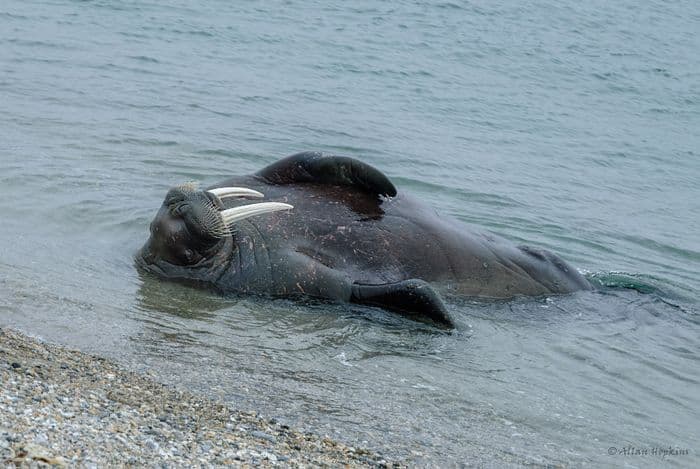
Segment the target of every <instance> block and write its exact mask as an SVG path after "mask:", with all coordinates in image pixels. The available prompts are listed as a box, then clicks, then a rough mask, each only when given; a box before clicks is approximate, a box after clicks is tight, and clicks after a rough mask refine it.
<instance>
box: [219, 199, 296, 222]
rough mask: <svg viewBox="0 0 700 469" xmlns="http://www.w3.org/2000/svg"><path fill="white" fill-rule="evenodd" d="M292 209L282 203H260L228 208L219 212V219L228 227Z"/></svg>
mask: <svg viewBox="0 0 700 469" xmlns="http://www.w3.org/2000/svg"><path fill="white" fill-rule="evenodd" d="M293 208H294V207H293V206H291V205H289V204H283V203H282V202H262V203H259V204H250V205H242V206H240V207H233V208H228V209H226V210H223V211H221V212H220V213H221V218H223V220H224V223H225V224H227V225H230V224H231V223H234V222H237V221H239V220H243V219H244V218H248V217H252V216H255V215H261V214H263V213H268V212H277V211H279V210H291V209H293Z"/></svg>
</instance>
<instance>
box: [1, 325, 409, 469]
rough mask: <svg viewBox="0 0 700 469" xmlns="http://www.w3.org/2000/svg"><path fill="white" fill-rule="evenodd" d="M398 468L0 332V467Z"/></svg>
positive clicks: (149, 379) (77, 355)
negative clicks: (225, 466)
mask: <svg viewBox="0 0 700 469" xmlns="http://www.w3.org/2000/svg"><path fill="white" fill-rule="evenodd" d="M47 465H53V466H67V467H73V466H81V467H105V466H110V467H114V466H117V467H119V466H122V467H123V466H134V467H142V466H148V467H153V466H158V467H182V466H197V467H208V466H222V465H227V466H228V465H234V466H279V467H338V466H344V467H345V466H350V467H399V466H401V464H399V463H396V462H388V461H386V460H385V459H384V458H382V457H381V456H379V455H376V454H373V453H371V452H369V451H366V450H363V449H359V448H353V447H350V446H347V445H344V444H342V443H339V442H336V441H333V440H331V439H329V438H324V437H323V436H317V435H312V434H308V433H302V432H299V431H297V430H294V429H292V428H290V427H288V426H286V425H283V424H280V423H278V422H276V421H274V420H267V419H264V418H261V417H260V416H258V415H256V414H255V413H251V412H241V411H237V410H235V409H232V408H230V407H228V406H226V405H224V404H222V403H219V402H215V401H212V400H209V399H207V398H204V397H201V396H197V395H194V394H192V393H189V392H187V391H184V390H181V389H176V388H173V387H169V386H165V385H163V384H160V383H158V382H156V381H155V380H154V379H153V378H152V377H149V376H148V375H146V374H140V373H134V372H130V371H127V370H125V369H123V368H122V367H120V366H119V365H117V364H115V363H112V362H110V361H108V360H106V359H103V358H100V357H96V356H92V355H87V354H84V353H81V352H79V351H75V350H69V349H66V348H64V347H60V346H57V345H53V344H49V343H45V342H43V341H41V340H37V339H35V338H32V337H28V336H26V335H24V334H22V333H20V332H17V331H15V330H10V329H6V328H3V329H0V467H17V466H25V467H26V466H29V467H37V466H47Z"/></svg>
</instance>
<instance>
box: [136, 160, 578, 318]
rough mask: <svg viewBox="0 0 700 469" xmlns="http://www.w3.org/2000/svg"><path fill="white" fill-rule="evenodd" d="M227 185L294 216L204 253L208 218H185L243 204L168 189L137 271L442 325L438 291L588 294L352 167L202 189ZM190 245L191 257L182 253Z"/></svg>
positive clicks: (291, 166) (289, 167) (221, 237)
mask: <svg viewBox="0 0 700 469" xmlns="http://www.w3.org/2000/svg"><path fill="white" fill-rule="evenodd" d="M231 186H236V187H242V188H247V189H251V190H253V191H257V192H260V193H262V194H264V195H265V199H266V200H273V201H275V202H283V203H285V204H289V205H291V206H293V209H291V210H287V211H284V212H282V211H277V212H275V213H266V214H265V215H262V216H256V217H250V218H245V219H242V220H240V221H237V222H234V223H233V224H232V225H231V226H230V227H228V226H227V227H224V229H223V232H222V229H221V227H219V229H218V230H214V231H216V234H215V235H214V236H210V237H211V240H209V241H207V242H203V243H201V246H200V245H198V242H199V241H201V240H199V239H198V238H201V237H203V236H202V235H201V231H202V230H200V229H199V228H198V226H197V224H199V225H202V224H206V223H208V222H203V221H201V220H203V219H205V218H207V217H203V216H192V215H191V214H190V212H189V211H190V210H193V209H192V207H195V209H194V210H195V212H196V206H197V203H200V202H198V201H199V200H205V201H206V200H207V199H204V198H203V197H202V196H201V194H202V193H203V194H207V198H208V199H210V200H212V201H213V205H214V206H215V208H216V209H218V210H220V211H222V213H225V211H226V209H233V210H240V209H236V208H235V207H238V206H241V205H242V203H241V200H240V198H231V197H228V198H217V197H215V196H214V197H212V196H211V195H209V192H206V191H199V192H197V191H195V190H194V189H188V190H184V191H183V190H182V189H178V188H176V189H173V190H171V193H169V197H166V201H165V203H164V205H163V207H162V208H161V210H160V212H159V213H158V215H157V217H156V219H155V220H154V222H153V224H152V225H151V238H150V239H149V241H148V242H147V243H146V245H145V246H144V247H143V249H142V250H141V251H140V254H139V256H138V257H137V259H138V260H139V263H140V265H141V266H143V267H144V268H146V269H147V270H150V271H152V272H156V273H157V274H159V275H161V276H164V277H167V278H173V279H186V280H193V281H196V282H200V283H206V284H209V285H211V286H213V287H215V288H217V289H218V290H220V291H223V292H231V293H256V294H268V295H274V296H295V295H302V296H310V297H316V298H323V299H328V300H335V301H345V302H355V303H363V304H372V305H377V306H380V307H384V308H386V309H390V310H393V311H398V312H401V313H404V314H408V315H412V316H414V317H416V318H418V319H431V320H433V321H436V322H438V323H443V324H446V325H452V320H451V318H450V316H449V313H448V312H447V309H446V308H445V306H444V304H443V302H442V300H441V299H440V296H439V294H438V293H437V291H436V290H435V288H434V287H437V288H440V287H444V288H449V290H450V292H452V293H455V294H458V295H463V296H473V297H488V298H510V297H514V296H519V295H545V294H556V293H568V292H573V291H576V290H581V289H589V288H590V285H589V283H588V282H587V281H586V279H585V278H583V276H581V275H580V274H579V273H578V272H577V271H576V270H575V269H574V268H572V267H570V266H569V265H568V264H566V263H565V262H564V261H563V260H561V259H560V258H559V257H557V256H556V255H554V254H552V253H550V252H548V251H544V250H539V249H533V248H528V247H524V246H521V247H517V246H515V245H513V244H512V243H510V242H509V241H507V240H505V239H503V238H500V237H498V236H496V235H493V234H490V233H478V232H474V231H472V230H470V229H469V228H468V227H467V226H466V225H464V224H462V223H460V222H458V221H456V220H452V219H449V218H446V217H442V216H439V215H438V214H437V213H435V211H434V210H433V209H431V208H430V207H428V206H426V205H425V204H423V203H421V202H420V201H418V200H416V199H415V198H413V197H411V196H410V195H408V194H403V193H397V191H396V189H395V188H394V186H393V184H392V183H391V182H390V181H389V179H388V178H387V177H386V176H384V175H383V174H382V173H380V172H379V171H378V170H376V169H374V168H372V167H371V166H368V165H366V164H364V163H361V162H360V161H358V160H354V159H351V158H344V157H335V156H325V155H322V154H320V153H301V154H297V155H293V156H291V157H288V158H286V159H283V160H280V161H278V162H277V163H275V164H273V165H271V166H268V167H267V168H265V169H263V170H261V171H260V172H258V173H256V174H254V175H247V176H240V177H232V178H230V179H227V180H225V181H222V182H221V183H219V184H215V185H214V186H212V187H210V188H208V189H207V191H212V190H213V191H214V192H216V188H223V187H231ZM178 191H180V192H184V195H182V194H179V192H178ZM173 193H174V194H175V195H174V196H173V195H172V194H173ZM197 194H200V195H197ZM169 198H170V200H169ZM173 200H174V201H175V202H173ZM260 205H265V204H260ZM269 205H273V204H269ZM277 205H280V206H281V205H282V204H277ZM173 207H177V209H174V208H173ZM251 207H252V206H251ZM277 210H279V208H277ZM183 212H184V214H183ZM212 216H213V215H212ZM209 218H211V216H210V217H209ZM193 220H194V221H193ZM226 228H229V230H228V231H227V230H226ZM204 237H205V238H206V237H207V236H204ZM183 246H186V248H185V249H186V250H187V251H189V252H190V254H191V255H182V254H177V253H179V252H181V251H182V249H183ZM173 252H174V253H175V254H173Z"/></svg>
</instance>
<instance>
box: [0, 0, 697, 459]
mask: <svg viewBox="0 0 700 469" xmlns="http://www.w3.org/2000/svg"><path fill="white" fill-rule="evenodd" d="M302 150H320V151H326V152H330V153H336V154H341V155H348V156H353V157H357V158H360V159H362V160H364V161H367V162H368V163H370V164H372V165H374V166H376V167H378V168H380V169H382V170H383V171H384V172H385V173H386V174H388V175H389V176H390V177H391V178H392V180H393V181H394V182H395V184H396V185H397V187H398V188H399V190H400V191H405V192H410V193H413V194H414V195H416V196H418V197H420V198H422V199H424V200H425V201H427V202H428V203H429V204H431V205H432V206H434V207H435V208H436V209H437V210H438V211H439V212H440V213H442V214H444V215H445V216H451V217H455V218H458V219H460V220H462V221H464V222H465V223H467V224H469V225H472V226H473V227H475V228H476V229H483V230H491V231H494V232H497V233H499V234H501V235H503V236H505V237H507V238H510V239H512V240H513V241H515V242H518V243H520V242H526V243H529V244H533V245H537V246H541V247H545V248H548V249H551V250H553V251H555V252H557V253H559V254H560V255H561V256H562V257H564V258H565V259H566V260H568V261H569V262H570V263H572V264H573V265H575V266H577V267H578V268H579V269H580V270H581V271H582V272H584V273H585V274H586V275H587V276H588V278H589V279H591V281H592V282H593V283H594V284H595V285H596V286H597V288H596V291H593V292H585V293H578V294H573V295H567V296H554V297H547V298H530V299H517V300H513V301H498V302H493V301H491V302H490V301H477V300H470V299H465V300H461V301H450V303H449V308H450V310H451V311H452V313H453V315H454V316H455V318H456V321H457V324H458V325H457V329H456V330H455V331H454V332H445V331H442V330H438V329H435V328H433V327H430V326H428V325H424V324H419V323H414V322H411V321H408V320H404V319H401V318H398V317H396V316H394V315H391V314H389V313H386V312H384V311H381V310H378V309H374V308H363V307H357V306H347V305H324V304H314V305H304V304H299V303H295V302H291V301H285V300H274V301H272V300H266V299H260V298H253V297H247V298H230V297H229V298H227V297H222V296H219V295H217V294H215V293H211V292H207V291H203V290H196V289H191V288H188V287H184V286H181V285H174V284H170V283H166V282H161V281H158V280H156V279H153V278H150V277H147V276H143V275H140V274H139V273H138V272H137V271H136V269H135V266H134V262H133V257H134V254H135V252H136V251H137V249H138V248H139V247H140V246H141V245H142V244H143V243H144V241H145V240H146V238H147V237H148V224H149V222H150V221H151V219H152V218H153V216H154V214H155V213H156V211H157V209H158V207H159V205H160V204H161V202H162V200H163V197H164V196H165V193H166V192H167V190H168V188H169V187H171V186H174V185H177V184H180V183H182V182H185V181H199V182H201V183H202V184H211V183H214V182H216V181H218V180H221V179H223V178H225V177H227V176H230V175H236V174H245V173H250V172H253V171H255V170H257V169H259V168H261V167H262V166H264V165H266V164H269V163H271V162H273V161H275V160H276V159H278V158H280V157H283V156H286V155H289V154H292V153H295V152H298V151H302ZM699 181H700V3H698V2H696V1H667V2H655V1H639V0H620V1H616V2H608V1H596V0H594V1H589V2H579V1H573V0H562V1H556V2H555V1H552V0H544V1H542V2H526V1H512V2H503V1H474V2H438V1H436V2H425V3H423V2H415V1H380V0H357V1H353V2H344V1H343V2H341V1H335V0H329V1H323V2H315V1H236V2H229V1H216V0H212V1H206V2H204V1H202V2H194V1H184V0H182V1H175V0H173V1H165V0H162V1H159V0H152V1H148V0H146V1H129V0H123V1H116V0H102V1H68V0H53V1H31V2H27V1H23V0H3V1H2V2H0V216H1V221H0V325H2V326H13V327H16V328H19V329H20V330H23V331H25V332H27V333H29V334H31V335H35V336H39V337H42V338H44V339H46V340H50V341H54V342H58V343H62V344H66V345H69V346H71V347H77V348H79V349H81V350H84V351H87V352H90V353H96V354H99V355H102V356H106V357H110V358H113V359H116V360H118V361H120V362H121V363H123V364H125V365H126V366H128V367H130V368H132V369H136V370H148V371H150V372H152V373H155V374H156V376H157V377H159V379H161V380H163V381H164V382H167V383H173V384H177V385H180V386H183V387H186V388H189V389H192V390H193V391H195V392H201V393H204V394H207V395H211V396H212V397H214V398H220V399H224V400H225V401H227V402H229V403H230V404H232V405H233V406H235V407H237V408H240V409H245V410H257V411H259V412H260V414H261V415H264V416H267V417H270V418H275V419H277V420H279V421H281V422H286V423H288V424H292V425H295V426H298V427H301V428H302V429H305V430H309V431H313V432H316V433H319V434H323V435H329V436H331V437H333V438H337V439H340V440H342V441H344V442H347V443H350V444H353V445H358V446H364V447H368V448H371V449H374V450H377V451H380V452H382V453H384V454H385V455H387V456H388V457H392V458H402V459H404V460H407V461H409V462H410V463H411V464H415V465H418V466H444V465H447V466H457V465H462V464H466V465H486V466H488V465H493V466H494V467H501V466H503V465H505V464H507V463H513V464H515V465H518V464H526V465H547V464H555V465H556V464H561V465H564V466H571V467H578V466H588V467H623V466H624V467H660V466H664V467H700V445H699V443H698V442H699V441H700V359H699V354H698V352H699V350H698V344H699V343H700V301H699V300H698V292H700V182H699ZM669 448H671V449H673V450H674V451H675V450H677V453H679V454H671V455H665V456H662V455H660V454H659V453H660V452H661V451H662V450H666V451H668V449H669ZM634 449H637V450H640V451H642V450H644V451H647V454H646V455H645V454H632V453H634V451H633V450H634Z"/></svg>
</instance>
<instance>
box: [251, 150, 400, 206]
mask: <svg viewBox="0 0 700 469" xmlns="http://www.w3.org/2000/svg"><path fill="white" fill-rule="evenodd" d="M256 175H257V176H260V177H262V178H264V179H265V180H266V181H267V182H269V183H271V184H280V185H283V184H293V183H299V182H313V183H318V184H334V185H340V186H355V187H357V188H359V189H360V190H362V191H364V192H369V193H371V194H377V195H383V196H388V197H394V196H396V187H394V184H392V182H391V181H390V180H389V178H388V177H386V175H384V173H382V172H381V171H379V170H378V169H376V168H374V167H372V166H370V165H368V164H367V163H363V162H362V161H360V160H356V159H355V158H350V157H347V156H333V155H325V154H323V153H321V152H314V151H306V152H303V153H297V154H295V155H292V156H288V157H286V158H284V159H281V160H279V161H278V162H276V163H273V164H271V165H269V166H266V167H265V168H263V169H261V170H260V171H258V172H257V173H256Z"/></svg>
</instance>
